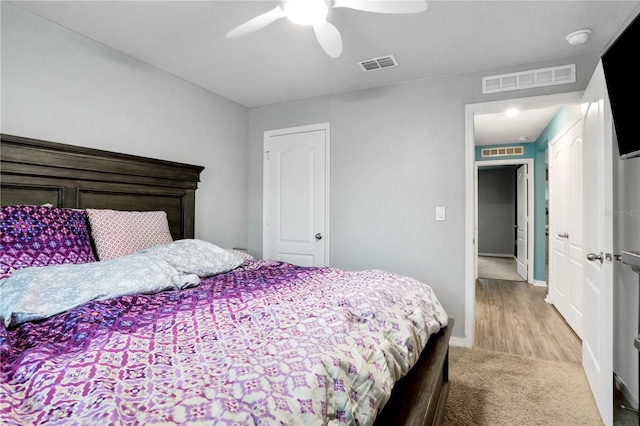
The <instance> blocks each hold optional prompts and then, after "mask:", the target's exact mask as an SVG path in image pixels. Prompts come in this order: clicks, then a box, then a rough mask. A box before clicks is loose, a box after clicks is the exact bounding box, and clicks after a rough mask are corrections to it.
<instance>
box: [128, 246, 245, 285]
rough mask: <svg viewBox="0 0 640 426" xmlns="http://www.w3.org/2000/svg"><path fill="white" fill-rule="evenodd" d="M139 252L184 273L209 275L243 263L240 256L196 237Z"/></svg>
mask: <svg viewBox="0 0 640 426" xmlns="http://www.w3.org/2000/svg"><path fill="white" fill-rule="evenodd" d="M141 253H145V254H150V255H153V256H158V257H160V258H162V259H163V260H165V261H167V262H169V264H171V266H173V267H174V268H176V269H177V270H178V271H180V272H182V273H185V274H196V275H198V276H199V277H210V276H212V275H217V274H222V273H224V272H228V271H231V270H232V269H235V268H237V267H238V266H240V265H242V263H244V259H242V258H241V257H240V256H236V255H235V254H233V253H231V252H229V251H228V250H225V249H223V248H221V247H218V246H217V245H215V244H212V243H209V242H207V241H203V240H197V239H184V240H176V241H172V242H170V243H168V244H163V245H159V246H155V247H150V248H148V249H145V250H142V251H141Z"/></svg>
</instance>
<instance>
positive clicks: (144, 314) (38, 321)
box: [0, 134, 453, 425]
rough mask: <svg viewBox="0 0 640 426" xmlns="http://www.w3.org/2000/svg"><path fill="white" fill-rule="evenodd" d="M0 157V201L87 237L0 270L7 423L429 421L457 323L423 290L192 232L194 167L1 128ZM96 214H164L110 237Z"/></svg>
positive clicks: (405, 281)
mask: <svg viewBox="0 0 640 426" xmlns="http://www.w3.org/2000/svg"><path fill="white" fill-rule="evenodd" d="M0 154H1V158H2V163H1V168H0V171H1V173H2V175H1V180H0V183H1V190H2V192H1V204H2V206H3V214H4V215H6V216H10V215H13V216H15V217H18V216H19V217H23V216H24V215H25V214H26V215H29V214H41V215H42V214H49V213H50V212H57V213H56V214H58V215H63V216H64V218H65V219H64V220H66V221H67V222H65V223H71V222H73V224H74V226H76V228H74V230H76V231H77V230H78V229H79V230H80V231H78V232H79V234H78V235H80V234H81V233H82V232H86V235H87V236H88V238H87V240H86V241H88V242H86V241H85V240H84V237H82V238H80V237H78V236H76V234H74V237H73V238H74V241H81V242H82V243H83V244H78V246H77V247H76V246H74V247H73V249H72V248H69V247H67V248H65V249H64V256H63V258H62V260H61V258H60V253H56V256H58V257H57V260H56V261H55V262H54V261H52V264H46V262H47V261H49V260H48V259H49V258H51V259H56V258H55V256H50V257H49V258H47V257H46V256H45V260H42V258H41V257H39V256H40V254H38V255H36V254H31V255H30V256H29V262H34V263H30V264H29V265H30V266H34V267H25V268H21V269H20V268H19V269H17V270H10V271H5V272H7V273H6V274H5V276H4V279H3V280H2V281H0V288H1V289H2V291H3V292H4V293H3V294H4V295H5V296H4V298H3V300H2V301H0V305H2V309H0V311H2V314H1V315H2V319H3V322H2V324H0V355H1V358H2V367H1V370H0V375H1V376H0V377H1V379H2V381H1V382H0V385H1V386H2V387H1V388H0V421H2V422H3V424H122V425H129V424H240V425H245V424H264V425H270V424H289V425H294V424H300V425H309V424H375V425H432V424H433V425H435V424H439V423H440V421H441V419H442V417H443V414H444V409H445V406H446V400H447V395H448V390H449V381H448V348H449V339H450V335H451V330H452V326H453V319H451V318H448V317H447V316H446V313H445V312H444V310H443V309H442V307H441V305H440V304H439V301H438V299H437V297H436V295H435V294H433V291H432V289H431V288H430V287H429V286H427V285H425V284H423V283H420V282H417V281H416V280H413V279H411V278H409V277H402V276H397V275H394V274H390V273H387V272H384V271H378V270H372V271H344V270H337V269H333V268H307V267H298V266H295V265H291V264H288V263H285V262H278V261H270V260H261V259H254V258H253V257H252V256H250V255H248V254H243V253H240V252H238V251H236V250H232V249H225V248H221V247H218V246H215V245H214V244H212V243H210V242H207V241H201V240H197V239H195V238H194V228H195V222H194V216H195V209H194V206H195V192H196V189H197V185H198V182H199V175H200V172H201V171H202V170H203V169H202V167H199V166H194V165H188V164H181V163H175V162H168V161H160V160H155V159H149V158H144V157H137V156H131V155H124V154H118V153H113V152H108V151H102V150H95V149H89V148H81V147H75V146H70V145H67V144H61V143H54V142H48V141H41V140H34V139H29V138H24V137H18V136H12V135H4V134H3V135H2V146H1V149H0ZM7 212H8V213H7ZM25 212H26V213H25ZM34 212H35V213H34ZM43 212H45V213H43ZM60 212H62V213H60ZM159 213H160V214H161V215H162V217H161V218H160V219H158V216H157V214H159ZM108 214H111V215H113V214H115V215H117V216H116V218H117V219H118V220H119V219H120V218H126V220H127V221H129V220H130V219H131V217H135V218H140V217H142V216H144V219H145V220H147V219H148V218H150V217H152V216H153V218H154V219H153V220H154V221H157V222H162V221H163V220H164V222H163V225H162V226H164V228H162V226H161V227H160V228H161V229H160V230H159V231H158V232H157V233H154V234H153V235H157V238H158V239H157V240H154V243H153V244H151V243H149V242H148V241H147V242H145V243H144V244H146V246H145V248H144V249H142V250H139V247H138V248H135V249H133V248H131V247H129V248H127V249H122V248H121V247H120V246H121V244H119V245H117V246H109V245H108V244H104V238H106V239H107V240H108V239H109V238H112V237H111V236H109V237H108V238H107V237H104V235H111V234H108V233H104V234H102V233H99V232H97V230H98V229H103V228H104V229H107V228H109V229H110V230H109V232H111V231H112V229H111V228H114V225H113V224H114V223H119V222H118V220H114V216H108ZM20 215H22V216H20ZM56 217H57V216H56ZM69 217H72V218H74V219H73V220H71V219H69ZM78 217H79V218H80V219H78ZM83 220H84V221H85V222H83ZM100 220H102V222H101V221H100ZM70 221H71V222H70ZM81 222H83V223H86V228H82V223H81ZM127 223H129V222H127ZM138 228H140V226H138ZM145 230H146V228H145ZM162 230H165V232H164V233H163V232H161V231H162ZM74 232H75V231H74ZM116 233H117V232H116ZM3 234H5V235H3V237H2V238H3V239H4V238H5V236H6V235H8V234H9V232H8V231H5V232H3ZM125 234H126V235H125V236H130V235H131V234H135V231H131V230H127V232H126V233H125ZM82 235H84V234H82ZM118 235H120V234H118ZM123 235H124V234H123ZM103 237H104V238H103ZM7 238H8V237H7ZM145 238H146V236H145ZM154 238H156V237H154ZM87 244H88V245H90V247H87ZM45 245H46V244H45ZM107 248H109V249H110V250H115V253H111V252H109V251H107ZM118 250H125V251H124V252H119V253H118V252H117V251H118ZM127 250H128V251H127ZM123 253H124V254H123ZM92 254H93V255H94V258H91V256H92ZM83 256H84V257H83ZM196 260H197V262H196ZM214 260H215V261H214ZM3 262H4V260H3ZM21 262H22V261H21ZM38 262H41V263H38ZM42 262H44V263H42ZM23 263H24V262H23ZM107 268H111V269H107ZM147 268H148V269H147ZM54 272H55V273H54ZM94 272H95V273H94ZM134 272H135V273H134ZM155 273H157V274H159V276H162V277H164V278H163V279H160V278H158V279H155V280H151V279H150V277H151V276H152V275H153V274H155ZM92 274H93V275H92ZM103 276H106V277H108V279H105V281H104V282H103V281H102V278H101V279H100V280H98V279H97V278H96V277H103ZM59 277H66V278H65V279H60V278H59ZM87 277H88V278H87ZM147 278H149V279H147ZM82 279H84V280H85V281H82ZM109 279H110V280H109ZM147 281H148V282H149V283H151V284H153V286H154V287H144V285H146V282H147ZM81 282H82V283H85V284H83V285H79V284H78V283H81ZM24 283H27V284H26V285H25V284H24ZM122 283H127V284H126V286H125V285H120V284H122ZM156 283H162V286H159V287H158V286H157V284H156ZM143 284H144V285H143ZM74 286H75V287H74ZM138 286H140V287H138ZM399 288H400V289H402V291H398V289H399ZM7 289H9V290H7ZM25 289H28V290H25ZM51 289H56V290H55V292H54V293H55V296H50V297H51V300H53V299H55V298H56V297H57V299H56V300H57V301H56V303H55V304H52V303H50V302H51V300H49V299H47V303H42V304H43V306H38V309H35V308H33V303H32V302H29V303H31V304H30V305H29V306H28V307H27V308H25V306H24V305H25V304H24V303H23V302H24V300H28V301H31V300H33V294H37V295H41V294H43V293H46V292H47V291H50V290H51ZM84 291H87V292H88V293H87V295H88V296H87V295H84V296H82V295H79V294H81V293H83V292H84ZM127 291H128V293H127ZM27 292H31V293H30V295H29V296H25V294H26V293H27ZM15 294H19V296H16V297H14V295H15ZM98 296H100V297H98ZM75 297H78V298H79V299H78V300H74V298H75ZM82 297H84V298H85V299H82ZM87 298H88V299H87ZM58 299H59V301H58ZM83 300H86V301H84V302H83ZM41 302H42V300H38V301H37V303H41ZM37 303H36V304H37ZM65 304H66V305H65Z"/></svg>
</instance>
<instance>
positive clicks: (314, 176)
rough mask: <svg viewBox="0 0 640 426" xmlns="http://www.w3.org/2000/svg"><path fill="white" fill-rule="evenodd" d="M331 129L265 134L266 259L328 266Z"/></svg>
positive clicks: (296, 128)
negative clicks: (328, 154)
mask: <svg viewBox="0 0 640 426" xmlns="http://www.w3.org/2000/svg"><path fill="white" fill-rule="evenodd" d="M328 141H329V126H328V123H327V124H323V125H312V126H302V127H295V128H289V129H281V130H273V131H268V132H265V139H264V147H265V157H264V173H265V176H264V180H265V184H264V191H265V198H264V203H265V206H264V212H265V217H264V243H263V257H264V258H265V259H273V260H281V261H285V262H289V263H293V264H296V265H300V266H327V265H328V260H329V256H328V247H329V246H328V214H327V211H328V196H327V194H328V182H327V176H328V173H327V162H328V160H327V158H328V156H327V152H328Z"/></svg>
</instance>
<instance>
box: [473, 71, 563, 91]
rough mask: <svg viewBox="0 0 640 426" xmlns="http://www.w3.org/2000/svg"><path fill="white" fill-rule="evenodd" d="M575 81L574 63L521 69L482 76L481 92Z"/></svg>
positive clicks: (529, 87)
mask: <svg viewBox="0 0 640 426" xmlns="http://www.w3.org/2000/svg"><path fill="white" fill-rule="evenodd" d="M575 82H576V65H575V64H571V65H562V66H559V67H552V68H540V69H537V70H530V71H522V72H516V73H511V74H502V75H492V76H490V77H483V78H482V93H495V92H505V91H507V90H520V89H531V88H533V87H542V86H553V85H556V84H567V83H575Z"/></svg>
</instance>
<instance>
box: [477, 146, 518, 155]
mask: <svg viewBox="0 0 640 426" xmlns="http://www.w3.org/2000/svg"><path fill="white" fill-rule="evenodd" d="M509 155H524V148H523V147H521V146H505V147H499V148H498V147H496V148H483V149H482V153H481V156H482V157H506V156H509Z"/></svg>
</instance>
